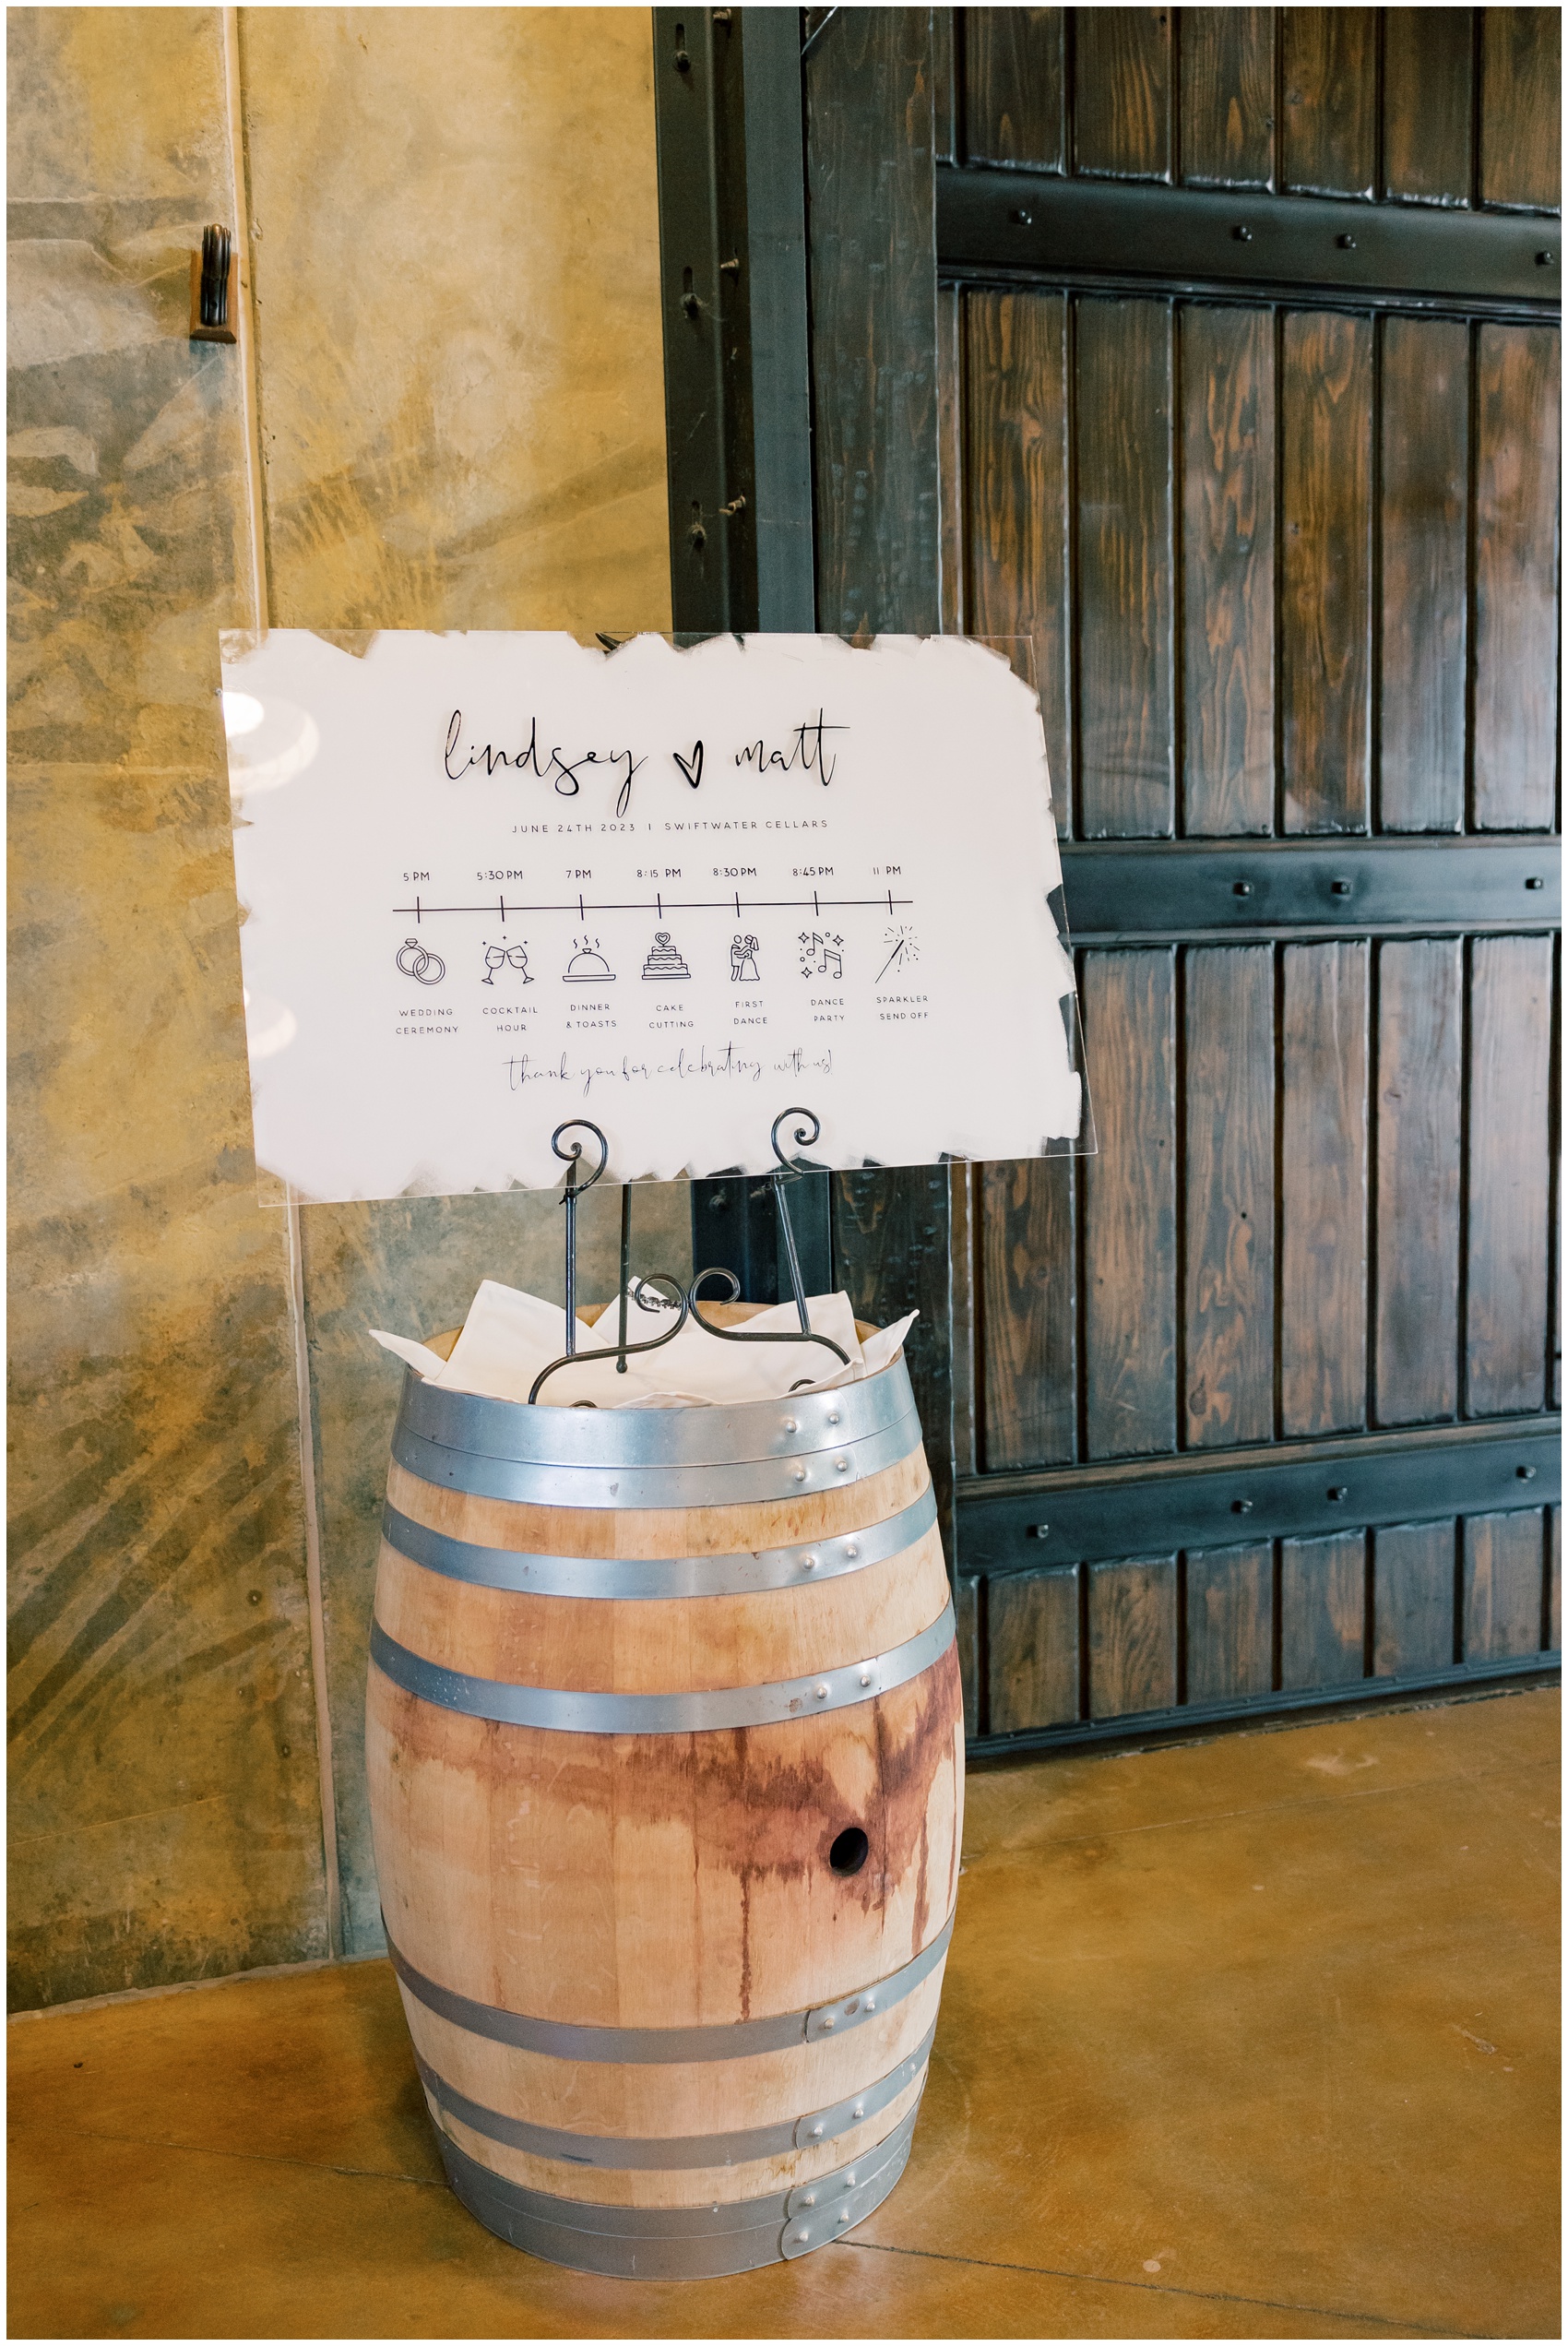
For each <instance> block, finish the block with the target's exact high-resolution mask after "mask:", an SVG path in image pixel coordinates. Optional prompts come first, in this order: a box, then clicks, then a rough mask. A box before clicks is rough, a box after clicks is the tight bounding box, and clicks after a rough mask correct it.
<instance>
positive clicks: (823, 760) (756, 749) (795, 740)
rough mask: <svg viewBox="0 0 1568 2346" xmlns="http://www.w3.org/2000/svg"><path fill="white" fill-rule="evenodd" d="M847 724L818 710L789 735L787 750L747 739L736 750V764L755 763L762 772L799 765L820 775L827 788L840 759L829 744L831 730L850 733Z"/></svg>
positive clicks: (803, 770)
mask: <svg viewBox="0 0 1568 2346" xmlns="http://www.w3.org/2000/svg"><path fill="white" fill-rule="evenodd" d="M847 732H849V727H848V725H830V724H828V722H827V721H826V718H825V717H824V715H823V712H822V710H821V709H818V710H817V712H816V715H815V716H814V717H812V718H808V720H806V722H805V723H804V724H803V725H797V726H796V728H795V730H794V732H793V733H792V734H791V735H790V745H789V747H788V749H769V747H768V745H767V744H766V742H765V741H762V740H760V739H759V740H757V741H754V742H748V743H747V744H746V745H745V747H744V748H743V749H738V750H737V751H736V752H735V763H736V765H737V766H754V767H755V768H756V770H757V772H758V773H759V774H775V773H777V774H788V773H790V772H791V771H792V770H793V769H794V768H796V767H799V768H800V769H801V771H802V773H805V774H812V773H814V774H816V775H817V776H819V777H820V779H821V781H822V786H823V788H824V790H826V788H827V785H828V783H829V782H830V781H831V780H833V777H834V775H835V773H836V772H837V768H838V760H837V757H836V756H834V754H833V752H832V750H830V749H829V748H828V746H827V739H826V737H827V735H828V734H829V733H847Z"/></svg>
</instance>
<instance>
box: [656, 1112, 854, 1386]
mask: <svg viewBox="0 0 1568 2346" xmlns="http://www.w3.org/2000/svg"><path fill="white" fill-rule="evenodd" d="M790 1116H803V1117H804V1118H805V1120H806V1121H805V1123H804V1124H803V1125H797V1126H796V1127H795V1130H794V1132H793V1134H792V1135H791V1138H792V1139H793V1140H794V1143H795V1146H796V1147H797V1149H810V1148H812V1147H813V1146H814V1143H815V1141H816V1139H817V1136H818V1135H819V1134H820V1132H821V1130H822V1119H821V1117H820V1116H815V1115H814V1114H813V1113H812V1112H811V1110H810V1109H809V1108H786V1109H785V1110H784V1112H783V1113H782V1114H781V1115H778V1116H775V1117H774V1119H773V1131H772V1135H771V1138H772V1142H773V1153H774V1155H775V1156H776V1157H777V1158H778V1167H779V1169H778V1172H777V1173H774V1174H773V1175H772V1176H771V1178H772V1182H773V1202H774V1204H775V1206H776V1207H777V1208H778V1228H779V1232H780V1233H781V1235H782V1237H783V1240H784V1258H785V1260H786V1262H787V1263H788V1264H789V1266H790V1289H791V1292H793V1295H794V1298H795V1309H796V1311H797V1312H798V1313H799V1314H800V1320H801V1332H800V1334H799V1335H798V1336H796V1335H793V1334H790V1333H787V1332H786V1331H785V1330H784V1329H782V1328H778V1329H769V1330H767V1331H766V1332H765V1333H759V1332H756V1331H748V1330H747V1329H745V1328H719V1327H718V1326H717V1325H716V1324H715V1323H714V1322H713V1321H712V1320H710V1319H704V1317H703V1316H702V1313H701V1311H700V1310H699V1309H698V1307H697V1290H698V1289H699V1288H700V1287H701V1286H702V1284H703V1282H704V1280H709V1279H724V1280H729V1282H730V1292H729V1293H728V1295H726V1296H725V1297H724V1299H723V1300H724V1301H725V1302H726V1303H727V1304H732V1303H734V1302H735V1300H736V1298H737V1297H738V1296H739V1294H740V1292H741V1282H740V1280H738V1279H737V1278H736V1276H735V1274H734V1272H733V1271H732V1270H722V1269H719V1268H717V1267H715V1268H710V1269H708V1270H699V1271H698V1273H697V1275H696V1277H695V1279H694V1280H693V1281H692V1283H691V1285H690V1287H688V1288H687V1290H686V1301H687V1303H688V1304H690V1306H691V1313H692V1317H693V1318H694V1319H695V1322H696V1324H697V1326H698V1327H699V1328H702V1329H703V1330H704V1331H705V1332H706V1333H707V1335H709V1336H718V1337H721V1338H722V1339H723V1340H724V1342H725V1343H726V1344H823V1345H826V1348H827V1350H828V1351H829V1352H832V1353H833V1354H834V1355H835V1357H836V1358H837V1359H838V1360H840V1361H842V1362H843V1364H844V1365H845V1367H846V1368H847V1367H848V1366H849V1353H848V1352H845V1351H844V1350H843V1348H842V1346H841V1345H838V1344H836V1343H835V1342H834V1341H833V1339H832V1337H831V1336H817V1335H814V1333H813V1331H812V1323H811V1314H810V1313H809V1312H808V1311H807V1309H806V1291H805V1284H804V1281H803V1280H802V1277H801V1258H800V1256H799V1254H798V1253H797V1252H796V1248H795V1230H794V1224H793V1223H792V1222H791V1221H790V1201H789V1199H788V1197H786V1196H785V1194H784V1190H785V1185H786V1183H788V1182H791V1181H799V1180H800V1178H801V1175H802V1173H810V1172H811V1170H812V1168H811V1166H810V1165H808V1164H805V1163H803V1162H802V1161H801V1160H800V1159H799V1158H794V1157H787V1156H786V1155H785V1154H784V1151H783V1149H780V1147H779V1146H778V1127H779V1125H781V1124H784V1123H786V1122H787V1121H788V1120H789V1118H790ZM812 1383H814V1379H813V1378H812V1377H809V1376H798V1377H797V1378H796V1379H795V1382H794V1383H793V1385H791V1386H790V1392H791V1393H796V1392H799V1390H800V1388H801V1387H802V1385H810V1384H812Z"/></svg>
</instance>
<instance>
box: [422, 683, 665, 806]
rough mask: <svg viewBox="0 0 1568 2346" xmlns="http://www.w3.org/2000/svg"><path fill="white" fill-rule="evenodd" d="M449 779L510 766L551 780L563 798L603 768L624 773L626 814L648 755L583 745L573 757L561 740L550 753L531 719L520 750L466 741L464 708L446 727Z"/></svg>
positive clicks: (619, 799)
mask: <svg viewBox="0 0 1568 2346" xmlns="http://www.w3.org/2000/svg"><path fill="white" fill-rule="evenodd" d="M646 765H647V759H646V758H645V757H637V756H634V755H633V753H632V751H631V750H629V749H579V750H576V751H574V752H573V753H572V754H571V755H570V756H568V755H567V753H566V751H565V750H564V748H562V747H561V746H560V744H556V746H555V747H554V748H552V749H551V750H549V751H548V752H547V751H546V750H545V749H544V748H543V746H542V745H541V744H540V738H539V720H538V718H537V717H533V718H530V719H529V737H528V740H527V742H526V743H525V744H524V745H523V747H522V748H520V749H498V748H497V747H496V746H495V744H494V743H493V742H486V743H485V744H483V746H482V747H476V745H475V744H473V743H471V742H465V741H464V740H463V712H462V710H461V709H454V710H453V711H452V717H451V721H450V723H449V724H448V725H447V728H446V752H445V767H446V779H447V780H448V781H449V782H457V781H461V780H462V778H463V776H464V775H465V774H467V773H469V771H471V769H472V768H474V767H476V766H477V767H479V768H481V771H482V772H484V773H486V774H494V773H496V772H497V771H498V770H499V769H500V768H502V767H510V768H511V769H512V771H513V772H514V773H517V774H530V773H531V774H535V775H537V776H538V778H539V780H540V781H541V782H549V783H551V784H552V787H553V789H554V790H555V791H556V792H557V793H558V795H559V796H560V797H562V798H576V795H577V792H579V791H580V790H581V788H582V786H583V779H584V777H585V775H586V776H588V778H589V779H591V778H592V776H593V775H594V773H595V772H596V771H597V770H599V769H600V768H607V769H608V770H609V772H610V773H611V774H612V775H616V776H618V777H619V787H618V789H617V791H616V794H615V812H616V814H617V815H624V813H625V811H626V809H627V807H628V806H629V805H630V804H631V802H632V777H633V775H634V774H635V773H636V770H637V768H639V766H646Z"/></svg>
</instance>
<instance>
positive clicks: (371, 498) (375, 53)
mask: <svg viewBox="0 0 1568 2346" xmlns="http://www.w3.org/2000/svg"><path fill="white" fill-rule="evenodd" d="M8 24H9V34H10V39H9V71H10V139H11V185H10V196H11V205H10V218H11V235H12V240H13V241H12V244H11V253H10V304H11V315H10V344H9V357H10V369H11V377H10V390H11V422H10V440H9V448H10V458H11V465H10V477H11V514H12V529H11V539H10V558H11V578H12V611H13V622H12V627H13V634H12V649H11V692H12V711H11V724H12V733H11V751H12V776H13V804H12V818H11V819H12V830H11V905H12V960H11V972H12V975H11V1051H12V1094H11V1136H12V1213H13V1223H12V1238H11V1268H12V1278H13V1300H12V1305H11V1329H12V1338H13V1363H12V1406H13V1439H12V1464H11V1493H12V1514H13V1557H14V1561H13V1570H12V1583H11V1585H12V1614H11V1682H12V1705H13V1708H12V1737H13V1746H12V1747H13V1778H12V1795H11V1799H12V1806H11V1826H12V1873H11V1928H12V1975H11V1996H12V2003H13V2006H20V2007H29V2006H34V2005H40V2004H46V2003H53V2002H58V2001H60V2000H62V1999H65V1998H69V1997H77V1996H84V1995H96V1994H101V1993H104V1992H106V1991H110V1990H115V1989H122V1988H127V1987H139V1986H147V1985H152V1984H157V1983H163V1982H168V1981H173V1980H182V1979H191V1978H196V1977H201V1976H206V1975H210V1974H215V1973H220V1972H224V1971H236V1970H243V1969H245V1968H249V1967H252V1966H255V1965H259V1964H267V1963H277V1962H289V1961H297V1960H302V1959H309V1958H312V1957H320V1956H325V1955H328V1954H339V1953H349V1954H353V1953H359V1952H364V1951H368V1950H370V1949H372V1948H374V1947H376V1946H378V1945H379V1944H380V1933H379V1920H378V1916H377V1911H376V1900H375V1888H374V1869H373V1867H372V1864H371V1857H370V1849H369V1840H368V1833H367V1829H366V1822H365V1812H364V1796H363V1785H362V1768H361V1761H360V1749H361V1713H362V1682H363V1675H364V1643H365V1632H366V1626H367V1623H368V1615H369V1608H370V1590H371V1579H372V1575H373V1571H374V1555H375V1545H376V1535H375V1518H376V1515H377V1513H378V1509H379V1484H380V1482H381V1478H382V1475H383V1472H384V1468H385V1459H386V1437H387V1434H388V1431H389V1428H390V1423H391V1415H392V1411H393V1410H394V1408H395V1406H396V1398H397V1387H398V1371H397V1369H396V1367H395V1365H394V1364H392V1363H391V1362H390V1361H388V1359H387V1358H386V1355H385V1354H383V1353H381V1352H378V1351H377V1350H376V1349H375V1348H374V1346H372V1345H371V1344H370V1343H369V1342H368V1340H366V1338H365V1335H364V1330H365V1328H366V1327H367V1326H371V1325H384V1326H392V1327H398V1328H408V1329H410V1330H413V1329H419V1328H423V1329H434V1328H439V1327H442V1326H448V1327H449V1326H451V1325H453V1324H454V1322H455V1321H456V1320H457V1318H459V1317H460V1316H461V1314H462V1312H463V1310H464V1308H465V1306H466V1304H467V1302H468V1299H469V1294H470V1293H471V1292H472V1289H473V1286H474V1284H475V1282H476V1280H478V1279H479V1278H481V1277H482V1276H485V1275H487V1274H488V1275H494V1276H499V1277H503V1278H508V1279H513V1280H517V1281H518V1282H520V1283H523V1284H529V1285H533V1286H535V1287H537V1288H538V1289H540V1291H542V1292H549V1291H550V1290H551V1289H552V1287H554V1288H555V1289H556V1291H557V1292H558V1281H559V1272H558V1266H557V1252H558V1245H559V1229H558V1224H559V1219H560V1218H559V1214H558V1213H557V1212H556V1211H555V1209H554V1208H553V1205H552V1201H551V1200H550V1199H549V1198H544V1197H494V1198H484V1199H461V1200H446V1199H439V1198H435V1199H428V1198H427V1199H420V1200H410V1201H406V1202H398V1203H395V1204H388V1205H384V1206H361V1207H316V1208H307V1209H304V1210H303V1212H302V1213H300V1214H299V1215H298V1217H297V1220H296V1221H295V1222H294V1224H293V1226H292V1229H291V1222H290V1218H289V1217H288V1216H287V1215H285V1214H284V1213H283V1212H282V1211H281V1210H279V1209H264V1208H262V1207H261V1206H260V1205H259V1204H258V1203H257V1197H256V1187H255V1165H254V1160H253V1158H252V1154H251V1146H250V1118H249V1102H248V1094H247V1090H246V1079H245V1054H244V1027H243V1021H242V1016H241V1003H240V969H239V956H238V950H237V928H236V921H235V909H234V895H233V878H232V862H231V855H230V839H229V824H228V800H227V789H226V782H225V774H224V766H223V755H222V740H221V731H220V724H219V720H218V714H217V703H216V699H215V689H216V685H217V681H218V664H217V663H218V644H217V637H218V630H219V629H220V627H226V626H247V625H255V623H256V620H257V618H258V616H259V617H260V618H261V619H263V620H264V621H269V622H270V624H272V625H291V626H314V627H319V628H322V629H324V630H328V631H333V632H338V631H347V630H356V629H364V628H374V627H376V626H398V627H439V628H460V627H530V626H564V627H569V628H572V629H574V630H575V631H576V632H579V633H582V632H587V631H591V630H592V629H593V628H595V627H611V628H634V627H649V626H652V627H657V626H665V625H668V624H669V578H668V566H667V554H666V535H665V504H664V498H665V490H664V443H663V430H662V416H663V393H662V374H661V361H660V350H659V271H658V239H657V209H656V190H655V179H654V135H653V109H652V95H651V82H650V55H649V39H650V33H649V18H648V16H647V12H646V11H644V10H641V9H633V8H609V9H592V10H590V9H581V10H578V9H521V8H519V9H510V8H499V9H472V10H469V9H440V10H428V11H427V10H422V9H377V8H353V9H326V8H321V9H315V8H303V9H299V8H290V9H256V10H249V9H241V10H239V11H238V12H234V11H225V10H220V9H201V8H196V9H184V8H167V7H157V8H147V9H137V8H133V9H109V8H91V7H89V8H80V9H42V8H41V9H30V8H18V9H15V10H13V11H12V13H11V16H10V18H9V19H8ZM236 182H237V183H238V184H236ZM208 220H221V221H224V222H225V223H227V224H230V225H231V226H233V227H236V228H238V229H240V230H241V231H242V247H241V249H242V267H243V272H244V280H245V281H244V298H245V302H246V304H247V324H248V326H249V328H250V333H251V342H250V349H249V350H248V351H247V350H246V349H245V348H244V347H243V346H242V347H241V348H239V349H230V348H226V347H223V346H220V345H214V344H201V343H193V342H191V341H190V340H189V339H188V273H189V256H190V253H191V251H192V250H193V249H194V248H195V246H196V244H199V241H200V234H201V229H202V227H203V225H204V224H205V223H206V222H207V221H208ZM247 222H248V233H246V232H245V230H246V226H247ZM247 368H249V369H250V370H251V379H252V381H253V383H254V393H255V401H254V421H255V431H254V433H253V432H252V431H251V430H250V429H248V428H247V413H248V411H247V406H246V400H245V396H244V387H245V382H246V377H247ZM258 601H260V603H261V605H262V606H263V607H262V609H261V610H260V611H259V613H258V609H257V603H258ZM617 1213H618V1193H610V1192H596V1193H595V1196H594V1197H593V1199H592V1200H590V1201H589V1202H588V1205H586V1206H585V1209H584V1221H585V1231H584V1240H585V1289H586V1292H588V1293H589V1294H592V1293H594V1292H610V1288H611V1285H612V1277H613V1267H612V1249H613V1244H614V1230H615V1224H616V1220H617ZM684 1218H685V1195H684V1191H683V1190H682V1189H680V1188H678V1187H674V1186H671V1187H670V1188H667V1189H660V1190H655V1191H649V1192H648V1193H647V1197H640V1196H639V1198H638V1201H637V1227H638V1230H639V1233H645V1234H646V1236H647V1244H648V1249H649V1258H650V1259H652V1258H655V1257H656V1258H657V1259H658V1260H659V1262H661V1263H662V1262H663V1261H664V1260H665V1259H666V1258H670V1259H671V1262H672V1267H673V1268H677V1269H678V1268H681V1267H682V1262H683V1249H684V1248H685V1247H686V1244H687V1241H686V1236H685V1227H684ZM640 1252H641V1247H640V1245H639V1253H640ZM302 1388H303V1389H304V1390H306V1391H308V1394H309V1409H308V1415H307V1422H306V1424H305V1429H304V1434H305V1439H304V1442H303V1446H302V1441H301V1423H300V1410H299V1406H298V1399H297V1396H298V1394H299V1392H300V1391H301V1389H302Z"/></svg>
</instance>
